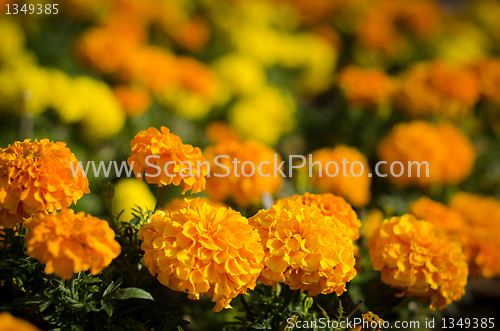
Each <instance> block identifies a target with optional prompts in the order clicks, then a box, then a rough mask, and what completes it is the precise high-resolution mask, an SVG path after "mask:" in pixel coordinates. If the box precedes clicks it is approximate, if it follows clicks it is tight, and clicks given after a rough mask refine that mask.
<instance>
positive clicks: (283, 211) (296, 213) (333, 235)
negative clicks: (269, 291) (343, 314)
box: [249, 199, 356, 296]
mask: <svg viewBox="0 0 500 331" xmlns="http://www.w3.org/2000/svg"><path fill="white" fill-rule="evenodd" d="M249 222H250V225H252V226H253V227H254V228H256V229H257V230H258V231H259V234H260V237H261V239H262V247H263V248H264V252H265V258H264V263H265V267H264V270H263V271H262V275H261V277H260V280H261V281H262V283H264V284H265V285H268V286H275V285H276V284H277V283H285V284H287V285H288V286H290V288H291V289H292V290H300V291H301V292H303V291H308V294H309V295H310V296H315V295H318V294H320V293H322V294H328V293H332V292H335V293H336V294H337V295H341V294H342V293H343V292H344V291H345V290H346V289H345V287H346V283H347V282H348V281H350V280H351V279H353V278H354V276H355V275H356V270H355V269H354V264H355V262H356V261H355V259H354V249H353V243H352V240H351V239H350V238H349V237H348V236H347V226H346V225H345V224H343V223H342V222H341V221H339V220H337V219H336V218H333V217H330V216H325V215H323V214H322V212H321V209H319V208H317V207H315V206H314V205H311V206H305V205H303V204H302V203H299V202H297V201H294V200H292V199H290V200H288V201H287V204H286V205H280V204H278V205H274V206H272V207H271V208H270V209H268V210H261V211H259V212H258V213H257V214H256V215H255V216H253V217H251V218H250V219H249Z"/></svg>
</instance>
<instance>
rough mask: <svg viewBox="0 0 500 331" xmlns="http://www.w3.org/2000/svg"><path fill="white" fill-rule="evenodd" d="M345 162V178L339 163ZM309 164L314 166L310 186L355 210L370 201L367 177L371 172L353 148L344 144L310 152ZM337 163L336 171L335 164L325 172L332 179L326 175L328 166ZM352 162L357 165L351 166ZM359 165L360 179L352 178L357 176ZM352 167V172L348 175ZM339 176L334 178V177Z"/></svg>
mask: <svg viewBox="0 0 500 331" xmlns="http://www.w3.org/2000/svg"><path fill="white" fill-rule="evenodd" d="M344 159H346V160H347V162H349V163H348V164H347V166H346V170H345V174H346V176H344V170H343V164H342V161H343V160H344ZM312 161H313V163H316V164H314V165H313V171H314V172H313V177H312V181H313V185H314V187H317V188H318V190H319V191H320V192H321V193H333V194H335V195H339V196H341V197H343V198H345V199H346V200H347V201H348V202H349V203H350V204H352V205H353V206H355V207H358V208H361V207H364V206H366V205H367V204H368V202H369V201H370V197H371V194H370V185H371V178H370V177H368V173H369V172H370V165H369V164H368V160H367V159H366V157H365V156H364V155H363V154H361V152H359V151H358V150H357V149H356V148H354V147H347V146H344V145H339V146H336V147H334V148H322V149H320V150H317V151H314V152H312ZM317 162H320V164H321V169H322V170H321V177H320V172H319V167H320V166H319V165H318V163H317ZM329 162H336V163H337V165H338V168H335V164H329V165H328V173H329V174H330V175H332V177H330V176H328V175H327V174H326V170H325V169H326V167H327V163H329ZM354 162H358V163H356V164H354V165H353V163H354ZM359 163H361V164H363V170H364V171H363V174H362V175H361V176H359V177H355V176H353V175H352V173H354V174H356V175H358V174H359V173H360V172H361V166H360V165H359ZM351 168H352V170H353V171H352V173H351V171H350V170H351ZM336 170H338V173H337V175H336V176H333V174H335V173H336Z"/></svg>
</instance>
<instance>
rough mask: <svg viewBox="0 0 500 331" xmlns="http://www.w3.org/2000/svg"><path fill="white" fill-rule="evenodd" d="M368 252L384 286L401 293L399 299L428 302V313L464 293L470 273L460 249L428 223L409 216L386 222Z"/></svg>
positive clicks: (371, 241)
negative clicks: (413, 298)
mask: <svg viewBox="0 0 500 331" xmlns="http://www.w3.org/2000/svg"><path fill="white" fill-rule="evenodd" d="M368 248H369V250H370V258H371V261H372V266H373V269H374V270H378V271H381V276H382V281H383V282H384V283H386V284H389V285H392V286H394V287H396V288H398V289H401V290H403V292H402V293H401V295H408V296H417V297H420V298H423V299H426V300H430V301H431V304H430V307H431V309H434V310H436V309H443V308H444V307H446V306H447V305H449V304H450V303H452V302H453V301H457V300H459V299H460V298H461V297H462V296H463V295H464V293H465V285H466V284H467V277H468V275H469V270H468V265H467V261H466V258H465V255H464V254H463V252H462V246H461V245H460V243H459V242H458V241H457V240H456V239H454V238H452V237H448V236H447V235H445V234H444V233H441V232H439V231H438V230H437V228H436V227H435V226H434V224H432V223H431V222H428V221H421V220H417V218H415V216H413V215H411V214H405V215H403V216H401V217H392V218H388V219H386V220H384V221H383V222H382V224H381V226H380V228H379V229H377V230H376V231H374V232H373V233H372V235H371V237H370V240H369V243H368Z"/></svg>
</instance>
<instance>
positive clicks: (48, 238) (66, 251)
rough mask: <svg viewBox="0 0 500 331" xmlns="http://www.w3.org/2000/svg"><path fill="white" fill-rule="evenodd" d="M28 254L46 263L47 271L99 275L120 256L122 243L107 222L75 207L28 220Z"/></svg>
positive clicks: (65, 275) (62, 274)
mask: <svg viewBox="0 0 500 331" xmlns="http://www.w3.org/2000/svg"><path fill="white" fill-rule="evenodd" d="M25 226H26V228H28V229H29V231H28V234H27V235H26V246H27V249H28V254H29V255H30V256H31V257H33V258H35V259H37V260H39V262H40V263H41V264H46V266H45V273H46V274H48V275H50V274H53V273H54V274H56V276H57V277H59V278H63V279H71V277H73V274H75V273H77V272H79V271H87V270H89V269H90V272H92V274H93V275H97V274H98V273H99V272H101V271H102V269H104V268H105V267H107V266H108V265H109V264H110V263H111V261H112V260H113V259H114V258H116V257H118V255H120V251H121V247H120V244H119V243H118V242H117V241H116V240H115V232H114V231H113V230H112V229H111V228H110V227H109V224H108V222H106V221H103V220H100V219H98V218H97V217H93V216H90V215H85V213H83V212H79V213H77V214H75V212H74V211H73V210H72V209H63V210H62V211H60V212H59V213H52V214H48V215H47V214H43V213H39V214H37V215H35V216H33V218H31V219H29V220H27V221H26V222H25Z"/></svg>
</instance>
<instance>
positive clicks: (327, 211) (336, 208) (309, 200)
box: [274, 192, 361, 240]
mask: <svg viewBox="0 0 500 331" xmlns="http://www.w3.org/2000/svg"><path fill="white" fill-rule="evenodd" d="M289 200H295V201H297V202H300V203H301V204H303V205H306V206H311V205H313V206H316V207H318V208H319V209H320V210H321V214H323V215H324V216H330V217H333V218H335V219H338V220H339V221H340V222H342V223H344V224H345V225H346V226H347V235H348V237H349V238H351V240H356V239H358V238H359V228H360V227H361V221H360V220H359V219H358V215H357V214H356V212H355V211H354V210H353V209H352V207H351V205H350V204H348V203H347V202H346V201H345V200H344V198H342V197H338V196H336V195H333V194H331V193H327V194H311V193H307V192H306V193H305V194H304V195H298V194H295V195H293V196H292V197H291V198H284V199H280V200H276V201H275V202H274V204H275V205H284V206H286V205H287V204H288V201H289Z"/></svg>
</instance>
